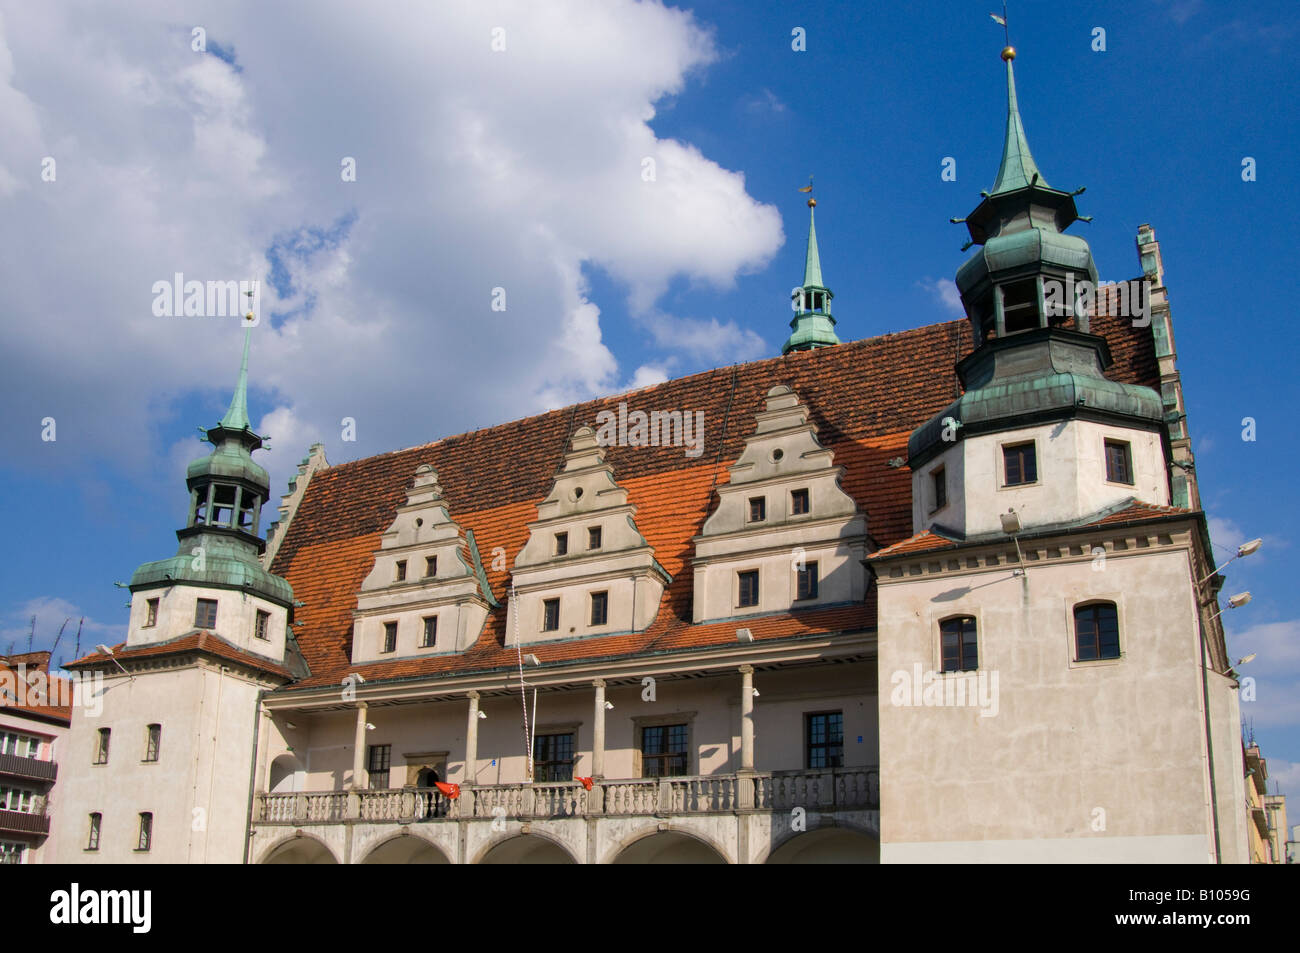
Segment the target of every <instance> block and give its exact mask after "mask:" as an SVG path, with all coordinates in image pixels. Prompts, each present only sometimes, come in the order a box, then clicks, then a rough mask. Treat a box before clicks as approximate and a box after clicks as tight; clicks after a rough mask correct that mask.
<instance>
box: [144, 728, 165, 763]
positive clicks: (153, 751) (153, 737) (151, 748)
mask: <svg viewBox="0 0 1300 953" xmlns="http://www.w3.org/2000/svg"><path fill="white" fill-rule="evenodd" d="M161 744H162V725H150V726H149V728H148V730H147V731H146V734H145V740H144V760H146V761H157V760H158V747H159V745H161Z"/></svg>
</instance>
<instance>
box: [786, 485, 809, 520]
mask: <svg viewBox="0 0 1300 953" xmlns="http://www.w3.org/2000/svg"><path fill="white" fill-rule="evenodd" d="M807 512H808V491H807V490H791V491H790V515H791V516H802V515H803V514H804V513H807Z"/></svg>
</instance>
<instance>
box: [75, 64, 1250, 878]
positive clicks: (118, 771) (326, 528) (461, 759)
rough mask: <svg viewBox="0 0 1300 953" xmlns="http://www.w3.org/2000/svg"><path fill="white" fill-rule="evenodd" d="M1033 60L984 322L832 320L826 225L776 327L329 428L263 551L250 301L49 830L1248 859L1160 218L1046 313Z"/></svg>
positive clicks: (380, 848) (1048, 216)
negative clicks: (1032, 116) (754, 338)
mask: <svg viewBox="0 0 1300 953" xmlns="http://www.w3.org/2000/svg"><path fill="white" fill-rule="evenodd" d="M1014 55H1015V54H1014V51H1012V50H1010V49H1008V50H1006V51H1004V53H1003V59H1004V60H1005V62H1006V73H1007V81H1008V95H1009V109H1008V117H1007V133H1006V139H1005V143H1004V149H1003V156H1002V164H1001V168H1000V170H999V172H998V177H997V181H996V183H995V185H994V187H993V188H992V190H991V191H990V192H988V193H985V197H984V199H983V201H982V202H981V204H980V205H979V207H978V208H977V209H976V210H975V211H974V212H972V213H971V214H970V215H969V216H968V217H967V219H966V220H965V221H966V224H967V227H968V229H969V231H970V235H971V239H972V242H973V243H974V244H975V245H977V246H979V247H978V249H977V250H976V252H975V253H974V254H973V255H972V257H971V258H970V260H969V261H968V262H967V263H966V264H965V265H963V266H962V267H961V269H960V270H959V271H958V273H957V281H958V286H959V288H960V290H961V294H962V300H963V302H964V304H965V307H966V311H967V315H968V320H967V321H957V322H949V323H943V324H936V325H931V326H927V327H923V328H919V329H917V330H914V331H906V332H902V333H897V334H891V335H887V336H885V337H880V338H873V339H869V340H864V341H857V342H852V343H840V342H839V339H838V337H837V336H836V334H835V330H834V327H835V320H834V318H832V317H831V314H830V302H831V292H830V290H829V288H828V287H826V285H825V284H824V282H823V278H822V273H821V262H820V256H819V254H818V246H817V239H816V234H815V231H814V230H813V228H812V225H811V221H810V228H809V238H808V256H807V266H806V271H805V277H804V283H803V288H802V289H801V291H800V292H799V293H798V294H797V295H796V298H797V301H796V305H797V307H796V314H795V317H794V319H793V321H792V322H791V326H792V329H793V330H792V333H791V335H790V338H789V340H788V341H787V342H786V345H785V347H784V348H783V352H782V356H781V357H776V358H771V359H768V360H762V361H755V362H752V363H749V364H744V365H739V366H736V367H733V368H725V369H718V370H714V371H710V372H706V373H702V374H697V375H694V376H691V377H687V378H683V379H680V380H674V381H669V382H667V383H664V384H661V385H658V386H655V387H650V388H646V389H643V390H639V391H635V392H632V393H629V394H624V395H620V396H617V397H611V398H608V399H603V400H598V401H590V402H587V403H583V404H578V405H576V406H573V407H566V408H564V409H562V410H558V411H554V412H551V413H548V414H544V415H541V416H537V417H531V418H528V419H526V420H521V421H517V422H514V423H510V424H506V425H502V426H499V427H495V428H490V429H487V430H481V431H476V432H474V433H470V434H465V435H462V436H458V437H450V438H446V439H444V440H439V441H436V442H434V443H431V444H427V445H425V446H421V447H416V448H414V449H410V450H403V451H399V452H396V453H390V454H384V455H380V456H376V457H371V458H368V459H364V460H358V461H355V462H352V463H347V464H343V465H338V466H330V465H328V463H327V462H326V461H325V457H324V452H323V450H322V448H320V447H319V446H317V447H313V449H312V452H311V453H310V455H309V456H308V457H307V459H305V460H304V461H303V463H302V465H301V466H300V468H299V476H298V478H297V479H296V481H295V483H294V484H293V485H292V486H291V488H290V493H289V494H288V495H286V496H285V497H284V500H283V504H282V505H281V507H280V520H279V522H278V523H277V524H276V525H275V526H274V527H273V528H272V531H271V533H270V534H269V535H270V540H269V542H264V541H263V539H262V537H261V533H260V528H261V526H262V524H263V513H262V509H263V507H264V506H265V505H266V503H267V501H268V499H269V493H270V490H269V484H268V480H267V477H266V473H265V471H263V470H262V468H261V467H260V466H258V465H257V464H256V463H255V462H254V461H253V459H252V454H253V452H254V451H256V450H257V449H258V447H259V446H260V444H261V438H260V437H259V436H258V435H257V434H255V433H253V432H252V430H251V429H250V425H249V420H248V415H247V410H246V407H245V400H246V398H245V393H246V381H247V358H248V344H247V336H246V339H245V352H244V365H243V367H242V368H241V371H240V377H239V383H238V385H237V388H236V391H235V397H234V400H233V401H232V404H231V408H230V410H229V412H228V413H227V414H226V416H225V417H224V418H223V419H222V420H221V422H220V423H219V424H218V425H217V426H216V427H213V428H212V429H210V430H209V431H208V436H209V439H210V440H211V442H212V444H213V446H214V449H213V452H212V453H211V455H210V456H208V457H206V458H204V459H202V460H199V461H196V462H195V463H194V464H192V465H191V466H190V468H189V472H188V474H187V486H188V489H189V491H190V496H191V505H190V512H189V518H188V520H187V523H186V526H185V527H183V528H182V529H181V530H179V531H178V534H177V535H178V537H179V538H180V548H179V550H178V552H177V554H176V555H175V556H173V557H171V558H169V559H165V560H162V561H160V562H154V563H148V564H146V565H144V566H141V567H140V568H139V569H138V570H137V571H136V573H135V575H134V576H133V578H132V581H131V591H132V599H133V608H132V614H131V623H130V631H129V634H128V637H127V639H126V641H125V642H124V643H123V644H122V645H119V646H115V647H113V654H112V657H111V658H110V657H107V656H105V655H103V654H102V653H96V654H93V655H90V656H87V657H86V658H83V659H81V660H79V661H78V662H76V663H74V665H73V667H74V668H75V669H78V670H82V671H97V672H102V673H103V675H104V678H105V691H104V693H103V711H102V713H101V714H100V715H98V716H97V717H90V716H88V715H87V714H85V713H84V712H83V711H81V710H78V711H76V712H75V713H74V716H73V721H72V727H71V731H70V735H69V739H68V741H69V743H70V744H69V747H68V750H69V751H70V752H71V756H70V757H71V763H70V764H68V765H67V766H66V768H65V777H64V779H63V780H62V781H61V782H60V783H61V787H64V788H65V792H64V794H63V803H62V808H61V810H60V811H59V814H58V818H57V824H58V827H59V836H58V839H57V844H58V859H59V860H61V861H65V862H75V863H85V862H92V861H105V862H122V861H138V862H228V863H240V862H247V863H292V862H302V863H378V862H402V863H405V862H410V863H510V862H577V863H611V862H715V863H724V862H725V863H785V862H819V861H821V862H825V861H859V862H876V861H886V862H888V861H941V862H960V861H971V860H980V861H1025V860H1029V861H1054V860H1064V861H1096V862H1106V863H1113V862H1126V861H1144V862H1164V861H1186V862H1196V863H1203V862H1212V861H1215V860H1223V861H1241V860H1244V859H1245V855H1246V831H1245V829H1244V821H1243V818H1242V812H1241V810H1240V808H1239V805H1240V804H1241V803H1242V802H1241V798H1243V797H1244V789H1243V784H1242V771H1241V765H1240V763H1239V762H1240V755H1239V753H1238V752H1239V744H1238V741H1237V736H1238V730H1239V716H1238V711H1237V699H1236V694H1235V691H1234V689H1235V688H1236V682H1235V680H1234V678H1233V676H1232V674H1231V672H1230V670H1229V665H1228V660H1227V658H1226V653H1225V648H1224V640H1223V632H1222V628H1221V626H1220V624H1219V622H1218V619H1217V616H1216V607H1215V597H1216V594H1217V587H1218V584H1219V583H1220V582H1221V580H1220V578H1219V577H1217V576H1216V575H1215V572H1214V568H1215V567H1214V564H1213V562H1212V554H1211V550H1210V546H1209V538H1208V534H1207V530H1206V522H1205V518H1204V515H1203V514H1202V512H1201V511H1200V502H1199V497H1198V494H1197V488H1196V484H1195V480H1194V477H1193V471H1192V467H1191V450H1190V443H1189V440H1188V436H1187V431H1186V426H1185V416H1184V414H1183V408H1182V391H1181V384H1180V381H1179V377H1178V372H1177V369H1176V367H1175V365H1174V346H1173V334H1172V324H1171V321H1170V316H1169V309H1168V303H1167V299H1166V294H1165V289H1164V286H1163V265H1162V263H1161V259H1160V251H1159V246H1158V245H1157V243H1156V242H1155V236H1154V232H1153V231H1152V230H1151V229H1150V228H1149V227H1148V226H1142V227H1141V229H1140V230H1139V232H1138V235H1137V249H1138V253H1139V261H1140V263H1141V280H1142V281H1143V282H1144V283H1145V288H1146V289H1148V290H1149V296H1148V295H1146V294H1144V295H1141V296H1138V297H1137V298H1130V297H1129V296H1128V295H1125V296H1124V297H1123V298H1121V297H1120V296H1119V295H1118V294H1117V293H1109V294H1106V295H1102V296H1100V297H1099V298H1098V299H1097V300H1096V301H1095V302H1089V301H1086V300H1084V299H1080V300H1078V301H1076V302H1070V303H1067V306H1066V307H1063V308H1062V307H1056V306H1055V305H1054V304H1053V302H1054V301H1055V300H1056V292H1057V289H1058V287H1059V286H1062V285H1068V287H1071V288H1073V287H1075V286H1076V284H1077V283H1080V282H1084V281H1095V279H1096V275H1097V271H1096V268H1095V267H1094V266H1093V262H1092V256H1091V252H1090V250H1089V248H1088V245H1087V243H1086V242H1084V241H1083V240H1082V239H1080V238H1077V237H1075V236H1071V235H1067V234H1065V230H1066V229H1067V228H1068V227H1069V226H1070V224H1071V223H1072V222H1074V221H1075V220H1076V218H1077V217H1078V213H1077V211H1076V208H1075V202H1074V195H1075V194H1077V193H1070V192H1063V191H1060V190H1057V189H1054V188H1051V187H1049V186H1048V184H1047V182H1046V180H1045V179H1044V178H1043V176H1042V174H1041V172H1040V171H1039V170H1038V168H1037V166H1036V165H1035V163H1034V160H1033V157H1032V156H1031V154H1030V152H1029V148H1028V143H1027V141H1026V139H1025V135H1024V130H1023V128H1022V126H1021V122H1020V116H1019V113H1018V110H1017V107H1016V100H1015V86H1014V78H1013V74H1012V59H1013V58H1014ZM809 204H810V206H811V205H813V204H815V203H813V202H811V201H810V202H809ZM1135 302H1136V303H1138V304H1141V305H1142V308H1143V309H1144V310H1143V311H1142V313H1138V312H1137V311H1135V310H1134V307H1133V306H1134V304H1135ZM1148 305H1149V311H1148V310H1145V309H1146V308H1147V306H1148ZM954 398H955V399H954ZM619 405H623V406H619ZM615 408H617V411H616V410H615ZM629 409H630V413H629V412H628V411H629ZM616 412H617V413H618V414H620V415H623V417H625V418H626V420H627V421H628V425H629V426H630V427H640V428H641V431H640V433H639V434H638V435H637V439H629V440H623V441H617V442H611V441H609V440H605V439H602V437H601V422H602V420H605V421H608V420H609V419H610V417H609V415H611V414H614V413H616ZM679 412H680V413H679ZM673 414H678V416H677V417H673V416H672V415H673ZM638 415H639V416H638ZM701 415H702V416H701ZM620 419H623V418H622V417H620ZM697 420H698V421H702V425H703V428H704V430H703V432H702V434H697V436H702V438H703V443H702V446H703V448H704V450H703V452H702V453H699V454H696V455H694V456H692V455H690V454H684V453H683V452H682V448H681V446H680V445H676V446H675V445H673V444H674V443H675V442H677V441H676V440H675V435H676V434H679V433H680V431H681V428H682V426H683V423H690V422H692V421H697ZM620 426H622V424H621V425H620ZM674 427H676V428H677V430H676V431H674V429H673V428H674ZM648 430H649V431H653V432H652V433H651V432H647V431H648ZM93 818H97V819H98V820H92V819H93ZM92 824H93V825H95V826H94V830H95V831H96V834H95V836H94V838H93V839H91V838H90V836H89V833H88V832H89V831H90V830H91V825H92Z"/></svg>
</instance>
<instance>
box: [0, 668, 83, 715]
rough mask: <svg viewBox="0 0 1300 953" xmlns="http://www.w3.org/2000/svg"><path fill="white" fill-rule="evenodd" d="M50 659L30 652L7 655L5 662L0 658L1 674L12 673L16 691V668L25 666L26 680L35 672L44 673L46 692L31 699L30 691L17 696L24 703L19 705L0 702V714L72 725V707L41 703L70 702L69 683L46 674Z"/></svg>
mask: <svg viewBox="0 0 1300 953" xmlns="http://www.w3.org/2000/svg"><path fill="white" fill-rule="evenodd" d="M49 659H50V653H49V652H29V653H26V654H24V655H10V656H9V657H7V658H6V657H5V656H2V655H0V673H3V672H11V673H13V678H14V684H15V688H16V687H17V683H18V681H19V670H18V666H19V665H20V664H25V665H26V667H25V668H24V669H23V673H24V674H25V675H27V677H28V678H30V677H31V673H32V672H34V671H37V670H39V671H41V672H43V673H45V677H46V690H45V693H44V694H43V695H41V696H39V697H33V694H32V693H31V692H30V691H28V692H24V693H22V694H19V695H18V698H19V699H20V700H21V701H23V702H24V703H25V704H21V705H19V704H15V703H14V702H12V701H10V700H9V699H8V698H5V699H3V700H0V712H4V713H9V712H14V713H19V714H27V715H35V716H36V717H38V718H45V719H50V720H53V721H61V722H63V723H64V724H68V723H70V722H71V721H72V706H71V705H50V704H43V703H44V702H49V701H60V700H70V699H71V698H72V683H71V682H69V681H68V680H67V679H65V678H59V676H57V675H51V674H50V673H49V667H48V666H49ZM29 684H30V683H29Z"/></svg>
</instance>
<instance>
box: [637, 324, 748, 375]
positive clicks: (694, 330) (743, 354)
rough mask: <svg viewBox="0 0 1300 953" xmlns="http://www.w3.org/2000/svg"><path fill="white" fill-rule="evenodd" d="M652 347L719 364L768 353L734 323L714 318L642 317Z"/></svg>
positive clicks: (746, 331)
mask: <svg viewBox="0 0 1300 953" xmlns="http://www.w3.org/2000/svg"><path fill="white" fill-rule="evenodd" d="M644 320H645V324H646V327H647V328H649V330H650V333H651V336H652V337H653V338H654V342H655V344H657V345H659V346H660V347H665V348H672V349H674V350H677V351H681V352H684V353H688V354H694V355H696V356H697V357H699V358H701V359H703V360H707V361H712V362H715V363H719V364H732V363H736V362H740V361H752V360H754V359H755V358H758V357H762V356H764V355H766V354H768V353H769V350H768V346H767V344H766V343H765V342H764V341H763V339H762V338H761V337H759V336H758V335H757V334H755V333H754V332H753V331H751V330H749V329H748V328H742V327H740V326H739V325H738V324H736V322H735V321H726V322H723V321H719V320H718V319H717V318H681V317H676V316H674V315H671V314H662V313H656V314H653V315H650V316H648V317H646V318H645V319H644Z"/></svg>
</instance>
